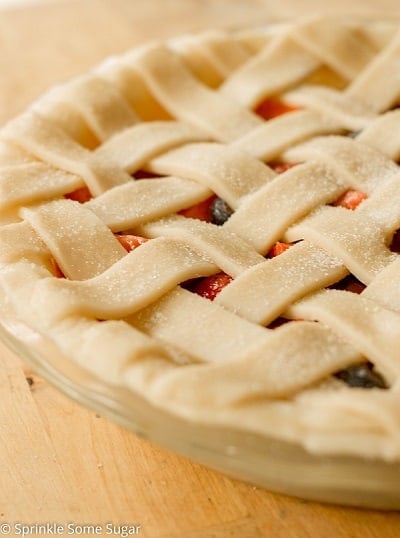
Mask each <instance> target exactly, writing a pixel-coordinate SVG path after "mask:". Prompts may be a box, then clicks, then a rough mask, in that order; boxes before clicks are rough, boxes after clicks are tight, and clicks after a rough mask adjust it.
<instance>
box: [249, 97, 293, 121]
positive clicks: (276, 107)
mask: <svg viewBox="0 0 400 538" xmlns="http://www.w3.org/2000/svg"><path fill="white" fill-rule="evenodd" d="M298 109H299V107H298V106H295V105H290V104H288V103H284V102H283V101H280V100H279V99H276V98H273V97H271V98H269V99H265V100H264V101H262V102H261V103H260V104H259V105H258V106H257V108H256V109H255V113H256V114H258V115H259V116H261V117H262V118H263V119H264V120H271V119H272V118H276V117H277V116H281V115H282V114H286V113H288V112H293V111H294V110H298Z"/></svg>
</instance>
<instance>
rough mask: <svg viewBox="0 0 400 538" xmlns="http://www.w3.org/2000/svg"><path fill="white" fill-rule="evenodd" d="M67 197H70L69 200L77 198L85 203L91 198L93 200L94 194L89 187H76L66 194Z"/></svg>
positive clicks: (76, 200)
mask: <svg viewBox="0 0 400 538" xmlns="http://www.w3.org/2000/svg"><path fill="white" fill-rule="evenodd" d="M65 198H68V199H69V200H75V202H79V203H80V204H83V203H84V202H88V201H89V200H91V199H92V195H91V193H90V190H89V189H88V188H87V187H81V188H80V189H76V190H75V191H72V192H69V193H68V194H66V195H65Z"/></svg>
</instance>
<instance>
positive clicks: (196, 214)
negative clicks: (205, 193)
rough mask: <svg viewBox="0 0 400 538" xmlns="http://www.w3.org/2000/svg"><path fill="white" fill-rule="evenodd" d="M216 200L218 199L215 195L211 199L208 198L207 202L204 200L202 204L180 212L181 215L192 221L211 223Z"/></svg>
mask: <svg viewBox="0 0 400 538" xmlns="http://www.w3.org/2000/svg"><path fill="white" fill-rule="evenodd" d="M216 198H217V197H216V196H215V195H213V196H210V198H207V200H203V201H202V202H199V203H198V204H196V205H193V206H191V207H188V208H187V209H182V210H181V211H179V214H180V215H183V216H184V217H188V218H191V219H199V220H204V221H206V222H211V206H212V204H213V202H214V200H215V199H216Z"/></svg>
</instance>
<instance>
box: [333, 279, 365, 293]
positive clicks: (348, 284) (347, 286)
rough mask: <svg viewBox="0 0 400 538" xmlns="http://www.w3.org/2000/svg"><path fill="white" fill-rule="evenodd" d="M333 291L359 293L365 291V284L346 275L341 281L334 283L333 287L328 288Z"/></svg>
mask: <svg viewBox="0 0 400 538" xmlns="http://www.w3.org/2000/svg"><path fill="white" fill-rule="evenodd" d="M330 287H331V288H333V289H335V290H346V291H351V292H352V293H361V292H362V291H364V289H365V284H363V283H362V282H360V281H359V280H357V278H356V277H355V276H354V275H348V276H346V277H345V278H343V280H340V281H339V282H336V284H334V285H333V286H330Z"/></svg>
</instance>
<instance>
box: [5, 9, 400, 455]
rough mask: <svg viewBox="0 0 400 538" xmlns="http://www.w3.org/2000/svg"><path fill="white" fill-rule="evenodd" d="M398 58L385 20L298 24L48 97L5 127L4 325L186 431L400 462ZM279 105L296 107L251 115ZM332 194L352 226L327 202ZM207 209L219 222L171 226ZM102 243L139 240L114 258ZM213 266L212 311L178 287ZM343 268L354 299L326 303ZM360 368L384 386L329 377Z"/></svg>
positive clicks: (209, 38) (214, 43)
mask: <svg viewBox="0 0 400 538" xmlns="http://www.w3.org/2000/svg"><path fill="white" fill-rule="evenodd" d="M350 50H351V54H350V53H349V51H350ZM399 60H400V34H399V33H398V32H396V28H395V27H394V26H391V25H390V24H369V25H365V24H342V23H341V22H337V21H332V20H329V21H327V20H320V19H312V20H307V21H303V22H301V23H299V24H282V25H276V26H273V27H271V28H267V29H258V30H252V31H247V32H242V33H240V32H236V33H228V32H227V33H224V32H207V33H204V34H201V35H198V36H185V37H183V38H180V39H176V40H174V41H171V42H168V43H153V44H150V45H147V46H144V47H141V48H139V49H136V50H134V51H131V52H128V53H127V54H125V55H122V56H119V57H115V58H111V59H109V60H107V61H106V62H104V63H103V64H102V65H100V66H99V67H97V68H96V69H94V70H93V71H92V72H90V73H88V74H86V75H84V76H81V77H78V78H77V79H75V80H73V81H71V82H69V83H66V84H63V85H61V86H58V87H56V88H55V89H53V90H51V91H50V92H49V93H48V94H46V95H45V96H44V97H43V98H41V99H40V100H39V101H37V102H36V103H34V104H33V105H32V106H31V108H30V109H29V110H27V111H26V112H25V113H24V114H22V115H21V116H19V117H17V118H16V119H15V120H13V121H11V122H10V123H8V124H7V125H6V126H4V127H3V129H2V131H1V132H0V138H1V142H0V209H1V211H2V226H1V227H0V242H1V249H0V263H1V267H0V283H1V286H2V289H3V292H4V294H5V295H6V297H7V299H8V303H9V306H10V309H11V311H13V312H14V314H15V315H17V316H18V317H20V318H21V319H23V320H24V321H25V322H26V323H28V324H29V325H30V326H32V327H33V328H35V329H36V330H38V331H39V332H42V333H43V334H45V335H47V336H48V337H49V338H51V339H52V340H53V341H54V342H55V343H56V344H57V345H58V346H59V348H60V350H61V351H62V352H63V353H64V354H65V355H66V356H67V357H70V358H71V359H72V360H75V361H77V362H78V363H79V364H80V365H82V366H84V367H85V368H87V369H89V370H90V371H92V372H94V373H95V374H96V375H97V376H99V377H100V378H102V379H103V380H104V381H106V382H108V383H112V384H114V385H123V386H127V387H129V388H130V389H131V390H134V391H136V392H137V393H139V394H141V395H142V397H143V398H146V399H148V400H150V401H151V402H153V403H154V404H155V405H157V406H160V407H163V408H166V409H168V410H169V411H172V412H174V413H177V414H179V415H181V416H185V417H187V418H189V419H191V420H193V421H199V422H206V423H214V424H225V425H228V426H229V425H232V426H234V427H235V428H241V429H243V430H252V431H257V432H260V433H263V434H265V435H272V436H274V437H278V438H280V439H286V440H290V441H294V442H296V443H300V444H302V445H303V446H305V447H307V448H308V449H309V450H311V451H315V452H317V453H353V454H356V455H364V456H369V457H371V456H379V457H382V458H386V459H389V460H390V459H398V458H400V412H399V408H400V407H399V404H400V396H399V388H400V354H399V353H400V352H399V350H400V284H399V282H400V278H399V277H400V259H399V255H398V254H397V253H395V252H392V251H391V250H390V248H389V246H390V243H391V240H392V237H393V234H394V233H395V232H396V230H398V229H399V228H400V204H399V194H398V193H399V188H400V170H399V167H398V165H397V163H396V161H398V160H399V158H400V113H399V111H397V110H393V108H394V107H395V106H396V105H398V104H400V77H399V68H398V65H399ZM277 96H279V99H280V100H281V101H283V102H286V103H289V104H290V105H292V106H294V107H296V109H295V110H293V111H291V112H290V113H286V114H283V115H280V116H278V117H274V118H273V119H269V120H268V121H265V120H264V119H263V118H261V117H260V116H259V115H258V114H256V112H255V111H256V108H257V106H259V105H260V104H261V103H262V102H264V101H265V99H268V98H271V97H272V98H274V99H276V98H277ZM349 131H360V132H359V133H356V135H357V136H352V137H349V136H348V134H349ZM353 134H354V133H353ZM272 161H282V162H289V163H297V165H296V166H294V167H292V168H290V169H288V170H287V171H284V172H283V173H281V174H277V172H276V171H275V170H274V168H273V167H271V166H269V165H268V163H271V162H272ZM141 171H147V172H148V173H151V174H152V175H153V176H155V177H148V178H144V179H135V178H133V177H132V176H133V175H134V174H136V175H137V174H138V173H139V172H141ZM138 177H139V176H138ZM82 187H87V188H88V189H89V191H90V193H91V196H92V198H91V199H90V200H88V201H86V202H85V203H78V202H77V201H73V200H71V199H66V197H65V195H67V194H68V193H71V192H73V191H75V190H76V189H80V188H82ZM348 189H357V190H360V191H362V192H363V193H365V194H366V195H367V196H368V198H367V199H366V200H365V201H364V202H363V203H362V204H361V205H360V206H359V207H357V209H356V210H355V211H349V210H348V209H345V208H343V207H336V206H334V205H332V204H334V202H335V201H336V200H337V199H338V198H339V197H340V196H341V195H343V193H345V192H346V191H347V190H348ZM213 194H216V195H217V196H219V197H220V198H222V199H223V200H225V201H226V202H227V203H228V204H229V205H230V207H231V208H232V209H233V210H234V212H233V214H232V216H231V217H230V218H229V219H228V220H227V221H226V222H225V223H224V224H223V225H222V226H217V225H215V224H212V223H210V222H202V221H200V220H197V219H193V218H188V217H186V216H184V215H182V214H179V212H180V211H181V210H185V209H188V208H191V207H193V206H195V205H196V204H198V203H200V202H202V201H204V200H207V199H208V198H209V197H210V196H211V195H213ZM117 232H118V233H121V232H128V233H134V234H136V235H141V236H143V237H145V238H147V239H151V240H149V241H148V242H146V243H145V244H142V245H141V246H140V247H139V248H136V249H135V250H133V251H132V252H130V253H129V254H128V253H127V252H126V250H125V249H124V248H123V246H122V245H121V243H120V242H119V241H118V240H117V238H116V236H115V233H117ZM282 240H286V241H290V242H295V244H294V245H293V246H291V247H290V248H289V249H288V250H287V251H286V252H284V253H283V254H281V255H280V256H277V257H275V258H273V259H270V258H268V257H265V256H266V254H267V253H268V252H269V250H270V248H271V247H272V246H273V245H274V243H275V242H277V241H282ZM54 260H55V262H56V263H57V265H58V267H59V268H60V269H61V270H62V272H63V274H64V275H65V277H66V278H58V277H57V275H56V274H55V272H54ZM220 271H223V272H225V273H227V274H228V275H230V276H231V277H233V280H232V281H231V282H230V283H229V284H228V285H227V286H226V287H225V288H224V289H223V290H222V291H221V292H220V293H219V294H218V296H217V297H216V299H215V301H213V302H211V301H209V300H208V299H207V298H204V297H200V296H198V295H197V294H195V293H193V292H192V291H190V290H189V289H185V287H182V286H180V284H182V283H184V282H186V281H188V280H190V279H194V278H200V277H206V276H208V275H213V274H216V273H218V272H220ZM350 273H351V274H353V275H355V276H356V277H357V278H358V279H359V280H360V281H361V282H362V283H363V284H364V285H365V286H366V287H365V289H364V291H363V292H362V293H361V294H360V295H357V294H355V293H351V292H350V291H346V290H344V289H332V288H331V287H332V286H334V285H335V284H336V283H338V282H339V281H340V280H341V279H343V278H344V277H346V276H347V275H349V274H350ZM280 318H286V319H287V320H290V319H294V320H296V321H289V322H287V323H285V324H283V325H281V326H279V327H277V328H274V329H272V328H269V327H268V326H269V325H270V324H271V323H274V322H276V320H277V319H280ZM365 360H368V361H371V362H372V363H373V364H374V366H375V369H376V370H377V371H378V372H380V373H381V374H382V375H383V376H384V377H385V379H386V381H387V383H388V385H389V388H388V389H387V390H379V389H371V390H368V391H366V390H363V389H360V388H350V387H348V386H346V385H345V384H344V383H343V382H341V381H339V380H338V379H336V378H335V377H333V374H334V373H335V372H338V371H339V370H341V369H345V368H347V367H349V366H350V365H354V364H357V363H360V362H363V361H365Z"/></svg>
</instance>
